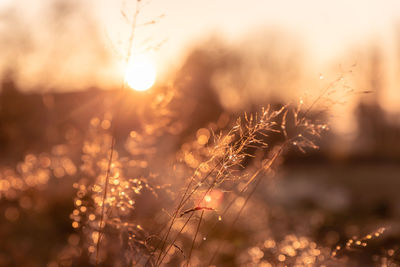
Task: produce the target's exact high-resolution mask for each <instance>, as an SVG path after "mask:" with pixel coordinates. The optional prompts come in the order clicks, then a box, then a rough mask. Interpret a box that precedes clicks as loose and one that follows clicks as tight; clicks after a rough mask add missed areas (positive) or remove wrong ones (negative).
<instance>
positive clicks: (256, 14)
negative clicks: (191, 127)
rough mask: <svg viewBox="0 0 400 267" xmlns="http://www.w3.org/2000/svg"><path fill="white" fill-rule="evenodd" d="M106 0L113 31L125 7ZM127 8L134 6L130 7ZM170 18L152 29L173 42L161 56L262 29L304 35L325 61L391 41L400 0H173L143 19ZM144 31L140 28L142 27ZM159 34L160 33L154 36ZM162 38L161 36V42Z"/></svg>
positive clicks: (152, 7)
mask: <svg viewBox="0 0 400 267" xmlns="http://www.w3.org/2000/svg"><path fill="white" fill-rule="evenodd" d="M114 3H115V2H113V4H112V5H110V1H106V0H103V2H102V4H101V8H100V9H99V10H98V13H97V14H98V15H99V16H101V17H103V18H106V20H103V22H104V27H106V28H107V31H108V32H114V33H115V30H114V29H115V28H119V27H120V26H119V24H118V23H117V21H118V19H117V18H116V17H115V16H111V15H110V13H113V14H116V15H117V16H119V10H120V9H121V6H122V5H117V4H114ZM127 11H129V9H128V8H127ZM160 14H164V15H165V17H164V18H163V19H162V20H160V21H159V23H157V24H156V25H155V26H154V27H153V29H149V28H150V27H149V28H147V29H146V30H145V31H146V32H145V33H143V34H142V37H144V36H146V33H147V34H149V35H152V36H156V37H155V39H159V40H163V39H167V40H168V41H167V42H166V43H165V44H164V45H163V47H162V49H161V50H160V52H159V55H157V56H158V57H159V58H163V59H162V60H163V61H164V58H168V57H170V58H169V60H170V61H171V60H173V58H175V57H176V56H177V55H179V54H180V51H181V50H182V49H183V48H185V47H187V46H188V45H190V44H191V43H193V40H198V39H201V38H204V37H205V36H207V35H209V34H210V33H213V32H214V33H216V34H219V35H221V36H223V37H225V38H227V39H228V40H232V41H234V40H237V39H238V38H241V37H242V36H244V35H246V34H247V33H248V32H251V31H255V30H256V29H262V28H263V27H264V28H267V27H268V28H277V29H282V30H283V31H287V32H289V34H292V35H294V36H296V37H297V38H299V39H301V40H302V41H303V42H304V46H305V47H306V49H307V50H308V52H309V53H312V57H313V58H314V59H315V60H316V61H318V62H324V61H326V60H329V59H331V58H332V57H335V56H337V54H339V53H341V52H343V51H344V50H345V49H346V48H348V46H349V45H352V44H356V43H358V42H363V41H364V42H365V41H366V40H368V39H371V38H378V39H382V38H383V39H386V38H389V35H390V34H391V32H392V31H393V28H394V26H395V25H396V24H400V1H397V0H388V1H382V0H381V1H379V0H303V1H297V0H280V1H270V0H246V1H238V0H202V1H199V0H185V1H182V0H169V1H161V0H159V1H151V2H150V4H149V5H147V6H145V7H144V8H143V12H142V15H141V16H142V17H143V18H144V20H145V19H146V18H148V19H151V18H152V17H157V16H158V15H160ZM139 32H140V31H139ZM153 33H154V34H153ZM156 41H157V40H156Z"/></svg>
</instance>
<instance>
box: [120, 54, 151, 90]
mask: <svg viewBox="0 0 400 267" xmlns="http://www.w3.org/2000/svg"><path fill="white" fill-rule="evenodd" d="M156 75H157V71H156V67H155V64H154V63H153V61H152V60H151V59H150V58H149V57H147V56H144V55H139V56H135V57H133V58H132V59H131V60H130V62H129V63H128V66H127V68H126V72H125V82H126V83H127V84H128V85H129V87H131V88H132V89H134V90H136V91H146V90H147V89H150V88H151V87H152V86H153V84H154V82H155V81H156Z"/></svg>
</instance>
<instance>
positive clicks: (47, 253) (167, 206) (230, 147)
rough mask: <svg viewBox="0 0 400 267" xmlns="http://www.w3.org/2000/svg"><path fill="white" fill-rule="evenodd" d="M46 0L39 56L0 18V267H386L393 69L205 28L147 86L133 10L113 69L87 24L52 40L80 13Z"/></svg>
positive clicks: (375, 54) (397, 211)
mask: <svg viewBox="0 0 400 267" xmlns="http://www.w3.org/2000/svg"><path fill="white" fill-rule="evenodd" d="M57 3H58V4H54V6H52V8H50V9H48V10H47V9H46V10H47V11H48V13H46V14H47V15H46V18H47V16H48V17H49V20H51V19H50V18H52V19H54V22H57V23H55V24H51V25H52V26H51V27H54V28H57V27H60V28H57V34H55V35H54V36H53V37H51V38H54V43H55V44H57V45H54V46H53V47H52V48H50V47H51V45H50V43H51V42H46V43H45V44H46V45H45V46H40V47H41V49H38V50H37V51H35V49H36V48H34V47H39V45H38V44H40V42H38V43H35V41H34V40H35V38H36V37H32V40H30V39H29V38H28V39H29V40H30V41H29V40H25V39H23V36H28V35H29V34H26V33H25V32H24V30H22V29H23V27H21V28H18V29H17V28H16V31H15V32H16V33H15V35H14V33H11V31H10V30H9V28H7V27H8V26H9V25H24V24H23V22H24V21H25V20H24V19H20V20H19V19H16V18H17V17H18V14H19V12H22V11H15V10H18V9H9V12H10V13H4V14H14V15H15V17H13V16H14V15H9V16H0V18H1V20H0V33H4V34H3V35H1V36H0V41H4V42H2V43H1V44H0V47H3V48H4V51H8V52H7V55H12V56H11V57H9V58H11V59H7V60H8V61H7V60H5V62H8V63H7V64H6V63H4V64H3V63H2V64H0V67H1V68H0V79H1V85H0V240H1V241H0V266H22V267H25V266H26V267H36V266H38V267H39V266H46V267H64V266H66V267H68V266H116V267H119V266H121V267H122V266H157V267H158V266H249V267H250V266H263V267H267V266H282V267H283V266H326V267H331V266H332V267H334V266H398V265H400V254H399V252H400V243H399V242H400V227H399V223H398V222H399V219H400V204H399V203H400V195H399V193H398V192H399V188H400V164H399V163H400V143H399V142H398V141H399V138H400V120H399V113H398V110H397V109H396V105H393V103H392V102H395V100H393V99H395V98H396V97H397V95H396V94H393V95H392V96H391V97H388V96H389V95H390V94H392V93H393V88H395V90H397V89H396V88H397V84H398V82H399V80H398V79H397V78H394V79H392V80H390V82H389V81H388V80H389V78H388V77H392V76H390V75H389V74H390V73H396V71H398V69H395V70H393V69H389V66H397V65H396V64H394V63H393V62H395V63H398V57H394V56H393V55H392V56H393V57H387V56H385V53H386V52H387V50H385V49H383V48H381V46H379V45H375V43H373V42H371V44H368V45H363V46H360V47H359V48H358V50H357V52H352V51H354V50H349V51H351V52H349V53H348V55H347V56H345V57H344V58H343V57H337V58H336V59H335V62H340V64H339V65H340V67H337V65H338V64H336V65H335V64H333V65H335V66H334V67H329V68H325V69H324V70H325V71H324V72H325V73H326V74H322V71H315V69H313V68H312V67H311V61H310V60H309V59H308V58H307V55H306V54H305V53H304V54H303V52H301V49H300V47H301V45H300V42H298V41H296V40H295V39H292V37H291V35H290V34H288V33H284V32H281V31H279V30H271V29H267V30H262V31H260V32H257V33H255V34H253V35H251V36H250V37H249V36H247V37H241V39H240V40H239V41H237V40H236V41H235V42H234V41H229V38H225V39H224V38H223V37H219V36H218V37H217V36H216V35H212V33H208V35H207V36H211V37H207V38H205V39H203V41H201V40H200V41H199V40H198V41H196V42H195V44H194V45H192V46H191V47H189V48H187V49H186V50H185V51H181V52H179V53H180V54H179V57H180V58H181V60H180V62H179V63H176V62H174V64H175V65H174V66H173V67H172V63H171V62H170V61H168V60H166V62H164V63H163V64H164V65H168V64H171V67H165V68H166V69H165V70H164V73H163V75H161V74H159V73H157V70H156V69H157V68H156V67H157V64H156V63H155V61H153V60H152V57H151V56H149V55H153V54H151V53H155V55H157V52H154V51H156V50H157V49H160V51H162V48H159V46H160V47H162V45H163V44H164V41H162V42H160V43H159V42H157V41H158V39H157V38H159V35H160V36H161V33H162V32H161V31H160V32H159V35H157V34H153V32H152V30H151V28H150V30H141V29H142V28H140V27H141V26H145V27H148V26H150V27H153V26H154V27H158V26H157V25H162V23H163V22H162V19H161V18H162V17H163V16H156V17H155V19H154V20H150V21H147V20H144V21H142V20H141V17H140V16H141V15H142V14H144V15H145V14H146V9H145V7H146V5H147V4H145V3H143V2H142V1H133V3H135V4H134V5H133V6H134V7H135V8H132V7H131V6H129V4H127V6H123V7H121V8H119V10H120V11H121V14H120V15H121V16H122V17H123V18H124V19H126V20H127V21H128V22H130V23H127V24H128V26H129V27H127V28H128V31H127V33H125V35H124V36H123V37H124V41H125V43H126V44H127V46H126V47H125V48H126V49H125V50H124V49H121V54H122V55H123V56H120V57H118V56H117V55H116V54H113V53H111V52H110V51H108V50H107V49H109V50H112V49H110V47H112V46H113V44H119V42H115V43H113V42H114V40H112V36H111V35H110V37H109V38H110V39H107V40H106V41H104V40H102V41H100V39H98V38H100V37H99V36H100V34H99V31H96V30H93V29H94V28H96V27H97V26H96V27H94V26H93V25H95V24H93V25H92V24H90V23H89V22H88V25H86V24H82V25H83V26H82V27H78V28H73V29H75V30H77V29H79V32H80V31H82V32H83V33H80V34H81V39H79V38H78V37H76V38H77V39H73V38H72V37H71V36H70V37H68V38H65V39H63V36H64V35H62V34H61V32H62V31H63V30H65V32H66V33H68V34H69V33H71V34H75V33H73V32H74V30H71V29H72V28H69V27H72V26H71V25H75V23H77V22H80V19H78V18H77V17H76V16H78V17H79V16H80V15H82V14H86V13H85V12H86V11H84V10H85V9H84V8H83V6H80V5H79V4H76V3H75V4H71V3H70V4H68V3H67V1H58V2H57ZM124 3H125V2H124ZM146 3H147V2H146ZM148 5H150V7H153V8H155V7H157V6H152V4H150V3H149V4H148ZM107 7H108V8H110V10H112V9H111V5H110V6H108V4H107ZM171 7H174V4H171ZM0 8H1V5H0ZM182 9H183V7H182ZM0 10H1V9H0ZM127 10H133V11H134V12H126V11H127ZM167 10H170V9H167ZM91 12H94V11H91ZM110 12H111V11H110ZM171 12H173V11H171ZM228 13H229V12H228ZM1 14H3V13H1ZM129 14H130V15H129ZM167 16H168V14H167ZM182 17H184V14H183V12H182ZM228 17H229V15H228V14H227V15H226V18H228ZM152 18H153V16H152ZM25 19H26V18H25ZM103 19H105V18H103ZM146 19H147V18H146ZM17 21H18V22H19V23H21V24H18V23H16V22H17ZM90 21H91V20H90ZM25 22H26V21H25ZM32 23H33V22H32ZM77 24H79V23H77ZM2 25H8V26H7V27H4V28H2ZM32 25H33V24H32ZM46 27H47V26H46ZM51 27H50V28H51ZM74 27H75V26H74ZM192 27H194V25H192ZM33 28H34V27H33ZM52 29H53V28H52ZM88 29H91V30H88ZM96 29H97V28H96ZM145 29H147V28H145ZM86 31H88V32H86ZM92 31H93V32H92ZM182 31H183V27H182ZM33 32H35V30H33ZM146 32H148V33H150V34H151V35H152V36H151V37H152V38H154V39H156V40H153V39H151V41H146V42H140V41H141V39H140V38H142V37H140V35H144V33H146ZM88 33H91V34H90V35H89V34H88ZM188 35H189V33H188ZM398 35H399V34H398V32H396V33H394V34H393V36H394V37H398ZM29 36H30V35H29ZM50 36H52V35H50ZM88 36H89V37H88ZM173 36H174V35H173V32H171V37H172V38H173ZM37 38H38V39H40V40H41V38H42V37H40V38H39V37H37ZM49 38H50V37H49ZM74 38H75V37H74ZM85 38H86V39H85ZM394 39H395V38H394ZM52 40H53V39H52ZM78 40H79V41H78ZM146 40H147V39H146ZM149 40H150V39H149ZM92 42H93V43H92ZM147 42H151V44H152V45H148V43H147ZM172 42H173V41H172ZM15 43H18V44H19V45H18V47H19V48H18V49H15V45H13V44H15ZM79 43H80V45H78V44H79ZM376 43H378V41H376ZM22 44H24V45H22ZM67 44H68V45H67ZM395 44H396V45H398V40H397V43H395ZM63 45H65V46H63ZM85 45H87V46H89V49H88V50H84V48H83V47H85ZM107 45H108V46H107ZM140 45H142V46H143V47H144V48H143V49H142V48H141V47H140V48H138V46H140ZM147 46H149V47H150V48H149V47H147ZM153 46H154V47H158V48H157V49H155V48H154V47H153ZM27 47H28V48H29V47H30V48H29V49H28V48H27ZM71 47H72V48H73V47H77V48H76V50H74V51H75V52H74V53H76V54H74V53H69V52H67V51H68V49H71ZM382 47H383V42H382ZM398 47H400V46H398ZM117 48H118V47H117ZM30 49H31V50H30ZM52 49H53V50H52ZM59 49H62V52H60V51H59ZM80 49H83V50H82V51H81V50H80ZM117 50H118V49H117ZM142 50H143V51H144V52H143V51H142ZM153 50H154V51H153ZM32 51H35V52H32ZM43 51H46V52H49V54H48V55H47V56H43V55H42V54H41V53H42V52H43ZM138 51H142V52H140V53H139V52H138ZM150 51H152V52H151V53H150ZM81 52H82V53H81ZM89 52H90V53H93V54H92V55H91V56H90V59H88V58H86V56H87V53H89ZM52 53H54V54H52ZM159 53H161V52H159ZM21 55H22V56H21ZM34 55H36V56H34ZM27 58H30V60H31V61H28V59H27ZM176 58H178V57H176ZM46 60H48V61H46ZM42 61H43V62H47V63H43V64H40V62H42ZM114 61H119V62H120V63H121V62H122V63H124V64H122V63H121V64H122V65H124V66H125V69H124V70H123V71H120V72H121V73H120V74H121V75H122V76H123V77H119V79H117V78H115V77H114V78H112V75H113V74H112V73H113V71H115V70H119V68H118V67H115V66H114V65H113V64H111V63H110V62H114ZM177 61H178V60H177ZM49 62H50V63H49ZM74 62H75V63H74ZM349 62H350V63H349ZM63 64H64V65H63ZM68 64H71V65H68ZM3 65H4V66H3ZM36 65H38V66H40V67H39V70H40V71H39V72H35V71H37V70H34V66H36ZM159 65H161V64H159ZM32 66H33V67H32ZM60 66H61V67H60ZM82 66H84V67H82ZM88 66H90V67H88ZM28 67H30V68H32V69H29V68H28ZM71 68H72V70H75V69H76V70H77V72H78V74H79V75H78V74H76V73H75V72H74V71H72V70H71ZM321 68H322V67H321ZM397 68H398V67H397ZM56 69H57V70H58V72H57V71H55V70H56ZM105 69H106V70H107V69H108V70H110V72H105ZM39 74H40V75H39ZM29 75H31V76H29ZM33 77H34V78H33ZM121 78H122V79H121ZM107 79H108V80H107ZM390 90H392V91H390ZM389 92H392V93H389ZM390 98H393V99H392V100H391V99H390ZM391 103H392V104H391ZM393 107H395V108H393Z"/></svg>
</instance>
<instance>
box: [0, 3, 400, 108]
mask: <svg viewBox="0 0 400 267" xmlns="http://www.w3.org/2000/svg"><path fill="white" fill-rule="evenodd" d="M65 2H67V3H68V5H69V6H67V8H65V7H62V8H61V10H64V11H65V10H67V12H66V13H67V15H65V14H64V15H62V16H61V15H60V14H63V13H62V12H61V13H60V12H58V13H57V12H56V11H54V10H55V8H54V7H55V6H56V7H57V5H58V6H60V5H59V4H57V3H62V1H60V0H41V1H29V0H0V31H1V30H3V33H6V34H2V35H1V36H2V38H8V39H7V42H3V46H5V48H4V47H3V48H2V49H1V50H2V51H3V52H0V53H3V54H4V53H6V57H4V56H3V55H2V57H3V58H11V59H15V58H17V60H16V62H17V63H16V64H17V65H18V67H19V68H20V69H24V70H25V71H24V72H23V73H22V74H21V75H20V77H22V78H21V81H23V82H22V84H23V87H29V86H30V87H32V88H34V87H35V85H39V84H40V82H42V81H38V80H37V77H43V76H44V77H46V84H48V85H49V87H60V88H61V87H62V85H63V84H64V85H66V86H67V87H69V88H71V87H74V88H78V87H79V86H81V87H85V86H87V85H88V84H78V83H77V82H76V81H84V80H86V81H98V83H99V84H107V82H108V83H109V84H113V82H115V81H116V80H117V78H119V76H121V73H123V70H122V64H121V58H123V54H124V53H125V51H126V43H127V39H128V38H129V37H128V36H129V30H130V29H129V28H130V26H129V25H130V23H129V22H127V21H126V20H124V18H123V16H122V15H121V11H123V12H124V13H125V14H126V15H127V16H128V17H132V14H133V12H134V11H135V4H136V2H135V1H128V0H119V1H117V0H116V1H110V0H87V1H79V0H68V1H65ZM140 3H141V11H140V14H139V19H138V25H141V24H143V23H145V22H147V21H151V20H154V19H156V20H157V23H155V24H154V25H150V26H138V27H137V29H136V32H135V42H134V45H135V50H136V51H142V50H146V49H147V48H148V47H149V46H150V47H151V46H157V45H158V44H161V46H160V48H159V49H157V50H155V51H151V52H148V54H149V55H151V57H152V58H153V59H154V61H155V62H156V63H157V68H158V72H159V73H160V74H162V73H165V72H167V71H169V70H171V69H174V68H178V67H179V65H180V64H181V60H182V59H183V58H184V56H185V53H186V51H187V49H188V48H190V47H191V46H194V45H195V44H196V43H197V42H199V41H201V40H204V39H206V38H208V37H209V36H210V35H215V36H219V37H220V38H222V39H224V40H225V41H226V42H227V43H235V42H238V41H240V40H242V39H243V38H245V36H248V35H250V34H251V33H253V34H259V33H261V32H262V30H263V29H274V30H279V31H282V32H285V33H286V34H288V35H290V36H293V37H294V38H295V39H296V40H298V41H299V44H301V46H302V49H304V52H305V54H306V57H307V59H309V61H308V64H309V65H310V66H309V67H310V69H314V71H315V72H316V74H317V73H319V72H322V70H323V69H324V68H325V67H324V66H325V65H326V64H328V63H329V62H331V61H332V60H334V59H335V58H338V57H340V56H343V54H345V53H346V51H348V50H349V48H351V47H357V45H360V44H365V43H369V42H370V41H371V40H372V41H379V42H383V43H387V44H390V43H392V41H393V33H394V32H396V30H397V33H399V32H400V30H399V29H400V1H398V0H386V1H382V0H303V1H298V0H280V1H271V0H246V1H239V0H201V1H200V0H168V1H166V0H152V1H143V0H142V1H141V2H140ZM58 8H59V7H58ZM63 8H64V9H63ZM59 9H60V8H59ZM10 10H12V11H13V12H14V17H16V18H13V19H10V17H12V15H10V14H12V12H10ZM49 10H50V11H49ZM64 11H63V12H64ZM68 12H69V13H68ZM160 15H163V17H162V18H161V19H158V17H159V16H160ZM16 22H18V23H16ZM85 29H86V30H85ZM88 29H91V30H88ZM18 34H19V35H18ZM4 36H5V37H4ZM7 36H8V37H7ZM26 39H27V40H28V41H29V42H30V44H31V45H27V47H24V48H18V49H15V46H16V45H18V44H20V43H21V42H22V41H24V40H26ZM21 40H22V41H21ZM29 42H28V43H29ZM10 44H11V45H10ZM0 46H1V44H0ZM388 47H390V45H388ZM24 49H25V50H24ZM8 50H9V51H8ZM98 55H100V56H98ZM119 56H120V58H119ZM53 59H57V61H58V62H60V63H59V65H57V66H53V65H52V63H50V61H51V60H53ZM53 61H54V60H53ZM2 64H3V63H1V64H0V67H1V68H4V64H3V65H2ZM99 66H103V67H99ZM93 68H95V69H96V70H95V71H93ZM50 77H51V78H50ZM110 77H111V78H110ZM35 79H36V80H35ZM110 79H111V80H113V82H110ZM74 81H75V82H74ZM387 98H388V99H393V98H392V97H387ZM394 99H395V100H397V99H396V98H394ZM392 102H393V100H392ZM391 105H392V106H394V105H395V103H392V104H391Z"/></svg>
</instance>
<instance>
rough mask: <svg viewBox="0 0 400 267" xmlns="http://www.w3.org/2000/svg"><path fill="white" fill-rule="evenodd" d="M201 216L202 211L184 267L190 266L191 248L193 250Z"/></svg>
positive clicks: (202, 213)
mask: <svg viewBox="0 0 400 267" xmlns="http://www.w3.org/2000/svg"><path fill="white" fill-rule="evenodd" d="M203 215H204V210H203V211H202V212H201V215H200V220H199V224H198V225H197V229H196V233H195V234H194V237H193V242H192V247H191V248H190V251H189V256H188V259H187V264H186V266H189V264H190V257H191V256H192V251H193V248H194V244H195V242H196V238H197V234H198V233H199V229H200V224H201V221H202V220H203Z"/></svg>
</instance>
